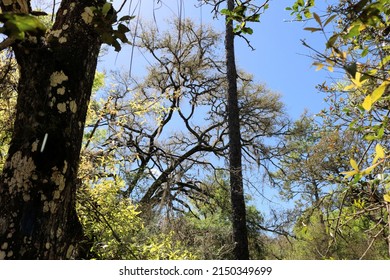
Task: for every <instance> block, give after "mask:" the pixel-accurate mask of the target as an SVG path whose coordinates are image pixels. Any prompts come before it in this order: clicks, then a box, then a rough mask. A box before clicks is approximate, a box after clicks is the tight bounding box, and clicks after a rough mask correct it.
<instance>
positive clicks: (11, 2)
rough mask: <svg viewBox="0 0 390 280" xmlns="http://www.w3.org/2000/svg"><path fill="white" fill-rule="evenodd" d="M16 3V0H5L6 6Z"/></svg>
mask: <svg viewBox="0 0 390 280" xmlns="http://www.w3.org/2000/svg"><path fill="white" fill-rule="evenodd" d="M13 3H14V0H3V4H4V6H10V5H12V4H13Z"/></svg>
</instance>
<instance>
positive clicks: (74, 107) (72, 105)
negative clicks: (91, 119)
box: [69, 100, 77, 113]
mask: <svg viewBox="0 0 390 280" xmlns="http://www.w3.org/2000/svg"><path fill="white" fill-rule="evenodd" d="M69 108H70V111H71V112H72V113H76V112H77V104H76V101H74V100H72V101H70V102H69Z"/></svg>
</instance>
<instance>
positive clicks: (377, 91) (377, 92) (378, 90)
mask: <svg viewBox="0 0 390 280" xmlns="http://www.w3.org/2000/svg"><path fill="white" fill-rule="evenodd" d="M388 84H389V82H388V81H386V82H383V83H382V84H381V85H380V86H379V87H377V88H376V89H375V90H374V91H373V92H372V94H371V99H372V103H374V102H376V101H377V100H378V99H379V98H381V97H382V95H383V93H384V92H385V90H386V88H387V86H388Z"/></svg>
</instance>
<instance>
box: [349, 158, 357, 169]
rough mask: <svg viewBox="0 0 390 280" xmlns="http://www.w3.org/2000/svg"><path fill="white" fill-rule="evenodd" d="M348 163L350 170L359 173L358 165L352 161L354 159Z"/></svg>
mask: <svg viewBox="0 0 390 280" xmlns="http://www.w3.org/2000/svg"><path fill="white" fill-rule="evenodd" d="M349 163H350V164H351V166H352V168H353V169H354V170H356V171H358V172H359V166H358V164H357V163H356V161H355V160H354V159H352V158H351V159H350V160H349Z"/></svg>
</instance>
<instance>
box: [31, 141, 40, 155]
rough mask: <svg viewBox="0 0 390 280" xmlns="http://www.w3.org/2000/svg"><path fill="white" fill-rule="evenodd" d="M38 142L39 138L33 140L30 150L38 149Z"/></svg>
mask: <svg viewBox="0 0 390 280" xmlns="http://www.w3.org/2000/svg"><path fill="white" fill-rule="evenodd" d="M38 144H39V140H38V139H37V140H36V141H34V143H32V144H31V152H36V151H38Z"/></svg>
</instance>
